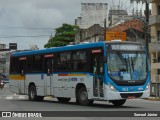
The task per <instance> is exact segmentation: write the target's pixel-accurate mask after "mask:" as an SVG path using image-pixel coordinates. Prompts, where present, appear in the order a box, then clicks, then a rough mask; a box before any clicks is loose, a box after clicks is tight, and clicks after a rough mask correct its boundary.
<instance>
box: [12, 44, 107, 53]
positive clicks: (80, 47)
mask: <svg viewBox="0 0 160 120" xmlns="http://www.w3.org/2000/svg"><path fill="white" fill-rule="evenodd" d="M105 45H106V44H105V42H97V43H88V44H78V45H74V46H63V47H55V48H48V49H42V50H33V51H23V52H16V53H13V54H12V56H25V55H33V54H45V53H51V52H61V51H69V50H78V49H85V48H96V47H104V46H105Z"/></svg>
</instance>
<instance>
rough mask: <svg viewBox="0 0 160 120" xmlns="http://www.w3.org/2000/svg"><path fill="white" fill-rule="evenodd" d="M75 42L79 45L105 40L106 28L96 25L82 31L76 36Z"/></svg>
mask: <svg viewBox="0 0 160 120" xmlns="http://www.w3.org/2000/svg"><path fill="white" fill-rule="evenodd" d="M75 40H76V42H77V43H79V42H98V41H100V40H104V27H101V26H100V25H99V24H94V25H92V26H91V27H89V28H87V29H80V30H79V31H78V32H77V33H76V35H75Z"/></svg>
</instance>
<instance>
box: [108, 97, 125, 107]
mask: <svg viewBox="0 0 160 120" xmlns="http://www.w3.org/2000/svg"><path fill="white" fill-rule="evenodd" d="M111 102H112V104H113V105H114V106H117V107H118V106H122V105H123V104H124V103H125V102H126V99H124V100H111Z"/></svg>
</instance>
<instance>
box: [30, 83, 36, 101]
mask: <svg viewBox="0 0 160 120" xmlns="http://www.w3.org/2000/svg"><path fill="white" fill-rule="evenodd" d="M28 97H29V100H30V101H36V98H37V91H36V87H35V85H31V86H30V87H29V93H28Z"/></svg>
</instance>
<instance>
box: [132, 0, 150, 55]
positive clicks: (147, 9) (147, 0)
mask: <svg viewBox="0 0 160 120" xmlns="http://www.w3.org/2000/svg"><path fill="white" fill-rule="evenodd" d="M134 1H135V2H137V3H140V2H142V3H145V9H146V10H145V17H146V19H145V40H146V51H147V55H149V46H148V43H149V37H150V36H149V27H148V26H149V14H150V13H149V1H150V0H130V3H133V2H134Z"/></svg>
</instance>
